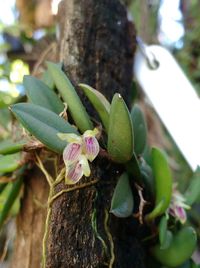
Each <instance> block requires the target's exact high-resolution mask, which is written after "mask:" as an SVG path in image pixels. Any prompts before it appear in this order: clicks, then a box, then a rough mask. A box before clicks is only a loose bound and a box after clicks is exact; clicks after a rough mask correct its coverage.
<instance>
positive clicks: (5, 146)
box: [0, 139, 26, 154]
mask: <svg viewBox="0 0 200 268" xmlns="http://www.w3.org/2000/svg"><path fill="white" fill-rule="evenodd" d="M25 144H26V142H25V141H20V142H13V141H12V140H11V139H7V140H3V141H1V142H0V154H13V153H16V152H19V151H21V150H22V149H23V146H24V145H25Z"/></svg>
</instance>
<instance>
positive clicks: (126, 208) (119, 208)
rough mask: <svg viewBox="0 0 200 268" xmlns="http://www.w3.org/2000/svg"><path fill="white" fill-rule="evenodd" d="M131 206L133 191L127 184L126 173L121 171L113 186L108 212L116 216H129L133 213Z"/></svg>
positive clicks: (132, 203) (132, 204)
mask: <svg viewBox="0 0 200 268" xmlns="http://www.w3.org/2000/svg"><path fill="white" fill-rule="evenodd" d="M133 206H134V201H133V193H132V190H131V187H130V184H129V178H128V175H127V174H126V173H123V174H122V175H121V176H120V178H119V180H118V182H117V185H116V187H115V190H114V194H113V197H112V201H111V209H110V212H111V213H113V214H114V215H115V216H116V217H120V218H125V217H129V216H130V215H131V214H132V213H133Z"/></svg>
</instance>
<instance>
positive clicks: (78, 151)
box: [57, 128, 99, 184]
mask: <svg viewBox="0 0 200 268" xmlns="http://www.w3.org/2000/svg"><path fill="white" fill-rule="evenodd" d="M98 132H99V131H98V129H96V128H95V129H94V130H87V131H85V132H84V134H83V135H82V136H78V135H76V134H73V133H58V134H57V135H58V137H59V138H60V139H62V140H65V141H67V142H68V144H67V146H66V147H65V149H64V151H63V160H64V163H65V166H66V175H65V183H66V184H75V183H77V182H78V181H79V180H80V179H81V178H82V176H83V175H84V176H86V177H89V176H90V173H91V171H90V166H89V163H88V160H89V161H90V162H92V161H93V160H94V159H95V158H96V156H97V155H98V153H99V143H98V141H97V139H96V135H97V134H98Z"/></svg>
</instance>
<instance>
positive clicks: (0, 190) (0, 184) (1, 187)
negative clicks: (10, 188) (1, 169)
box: [0, 182, 7, 194]
mask: <svg viewBox="0 0 200 268" xmlns="http://www.w3.org/2000/svg"><path fill="white" fill-rule="evenodd" d="M6 185H7V183H4V182H3V183H0V194H1V193H2V192H3V190H4V189H5V187H6Z"/></svg>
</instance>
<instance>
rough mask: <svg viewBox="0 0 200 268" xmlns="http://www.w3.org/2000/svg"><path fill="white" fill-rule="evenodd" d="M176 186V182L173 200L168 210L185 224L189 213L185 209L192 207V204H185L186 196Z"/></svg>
mask: <svg viewBox="0 0 200 268" xmlns="http://www.w3.org/2000/svg"><path fill="white" fill-rule="evenodd" d="M176 188H177V185H176V184H174V187H173V194H172V200H171V204H170V207H169V210H168V212H169V214H170V215H172V216H173V217H174V218H176V219H177V220H179V221H180V222H181V223H182V224H184V223H185V222H186V220H187V214H186V211H185V210H186V209H190V206H188V205H187V204H185V198H184V197H183V196H182V195H181V193H180V192H179V191H178V190H177V189H176Z"/></svg>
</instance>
